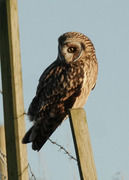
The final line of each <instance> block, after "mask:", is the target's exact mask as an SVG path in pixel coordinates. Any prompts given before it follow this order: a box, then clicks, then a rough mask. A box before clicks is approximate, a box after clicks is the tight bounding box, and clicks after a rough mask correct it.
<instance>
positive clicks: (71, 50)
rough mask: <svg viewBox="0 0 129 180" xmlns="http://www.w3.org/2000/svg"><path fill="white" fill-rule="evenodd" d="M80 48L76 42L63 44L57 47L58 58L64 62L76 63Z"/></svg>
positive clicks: (80, 51)
mask: <svg viewBox="0 0 129 180" xmlns="http://www.w3.org/2000/svg"><path fill="white" fill-rule="evenodd" d="M82 50H83V49H82V46H81V44H80V43H78V42H65V43H64V44H62V45H59V57H60V58H61V60H65V61H66V62H70V61H76V60H78V59H79V57H80V56H81V53H82Z"/></svg>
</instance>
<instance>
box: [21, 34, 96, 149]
mask: <svg viewBox="0 0 129 180" xmlns="http://www.w3.org/2000/svg"><path fill="white" fill-rule="evenodd" d="M58 42H59V45H58V56H57V59H56V61H54V62H53V63H52V64H51V65H50V66H49V67H48V68H47V69H46V70H45V71H44V72H43V74H42V75H41V77H40V79H39V84H38V87H37V92H36V96H35V97H34V99H33V100H32V102H31V104H30V107H29V110H28V116H29V119H30V121H33V123H34V124H33V126H32V127H31V128H30V130H29V131H28V132H27V133H26V134H25V136H24V138H23V140H22V142H23V143H29V142H32V148H33V149H34V150H37V151H39V150H40V149H41V147H42V146H43V145H44V143H45V142H46V141H47V140H48V138H49V137H50V136H51V134H52V133H53V132H54V131H55V130H56V128H57V127H58V126H59V125H60V124H61V122H62V121H63V120H64V119H65V118H66V116H67V115H68V111H69V109H70V108H82V107H83V106H84V104H85V102H86V100H87V98H88V96H89V94H90V92H91V90H92V89H93V88H94V87H95V84H96V80H97V73H98V63H97V59H96V55H95V49H94V46H93V44H92V42H91V41H90V39H89V38H88V37H86V36H85V35H83V34H81V33H77V32H67V33H65V34H63V35H62V36H60V37H59V39H58Z"/></svg>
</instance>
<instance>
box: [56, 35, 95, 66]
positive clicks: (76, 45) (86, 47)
mask: <svg viewBox="0 0 129 180" xmlns="http://www.w3.org/2000/svg"><path fill="white" fill-rule="evenodd" d="M58 42H59V46H58V49H59V52H58V53H59V54H58V57H59V59H60V60H63V61H66V62H67V63H69V62H71V61H77V60H79V59H80V58H85V59H86V58H87V57H89V56H94V55H95V49H94V46H93V44H92V42H91V40H90V39H89V38H88V37H86V36H85V35H83V34H81V33H78V32H67V33H65V34H63V35H61V36H60V37H59V39H58Z"/></svg>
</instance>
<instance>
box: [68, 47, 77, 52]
mask: <svg viewBox="0 0 129 180" xmlns="http://www.w3.org/2000/svg"><path fill="white" fill-rule="evenodd" d="M67 51H68V52H69V53H74V52H75V51H76V48H75V47H69V48H68V50H67Z"/></svg>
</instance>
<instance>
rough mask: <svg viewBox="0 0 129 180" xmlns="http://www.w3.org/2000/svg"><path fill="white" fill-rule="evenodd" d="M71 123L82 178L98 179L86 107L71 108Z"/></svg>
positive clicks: (82, 179) (85, 179)
mask: <svg viewBox="0 0 129 180" xmlns="http://www.w3.org/2000/svg"><path fill="white" fill-rule="evenodd" d="M69 117H70V125H71V129H72V135H73V140H74V146H75V152H76V156H77V161H78V167H79V173H80V178H81V180H97V173H96V168H95V163H94V158H93V152H92V147H91V142H90V137H89V131H88V125H87V120H86V114H85V111H84V109H70V111H69Z"/></svg>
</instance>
